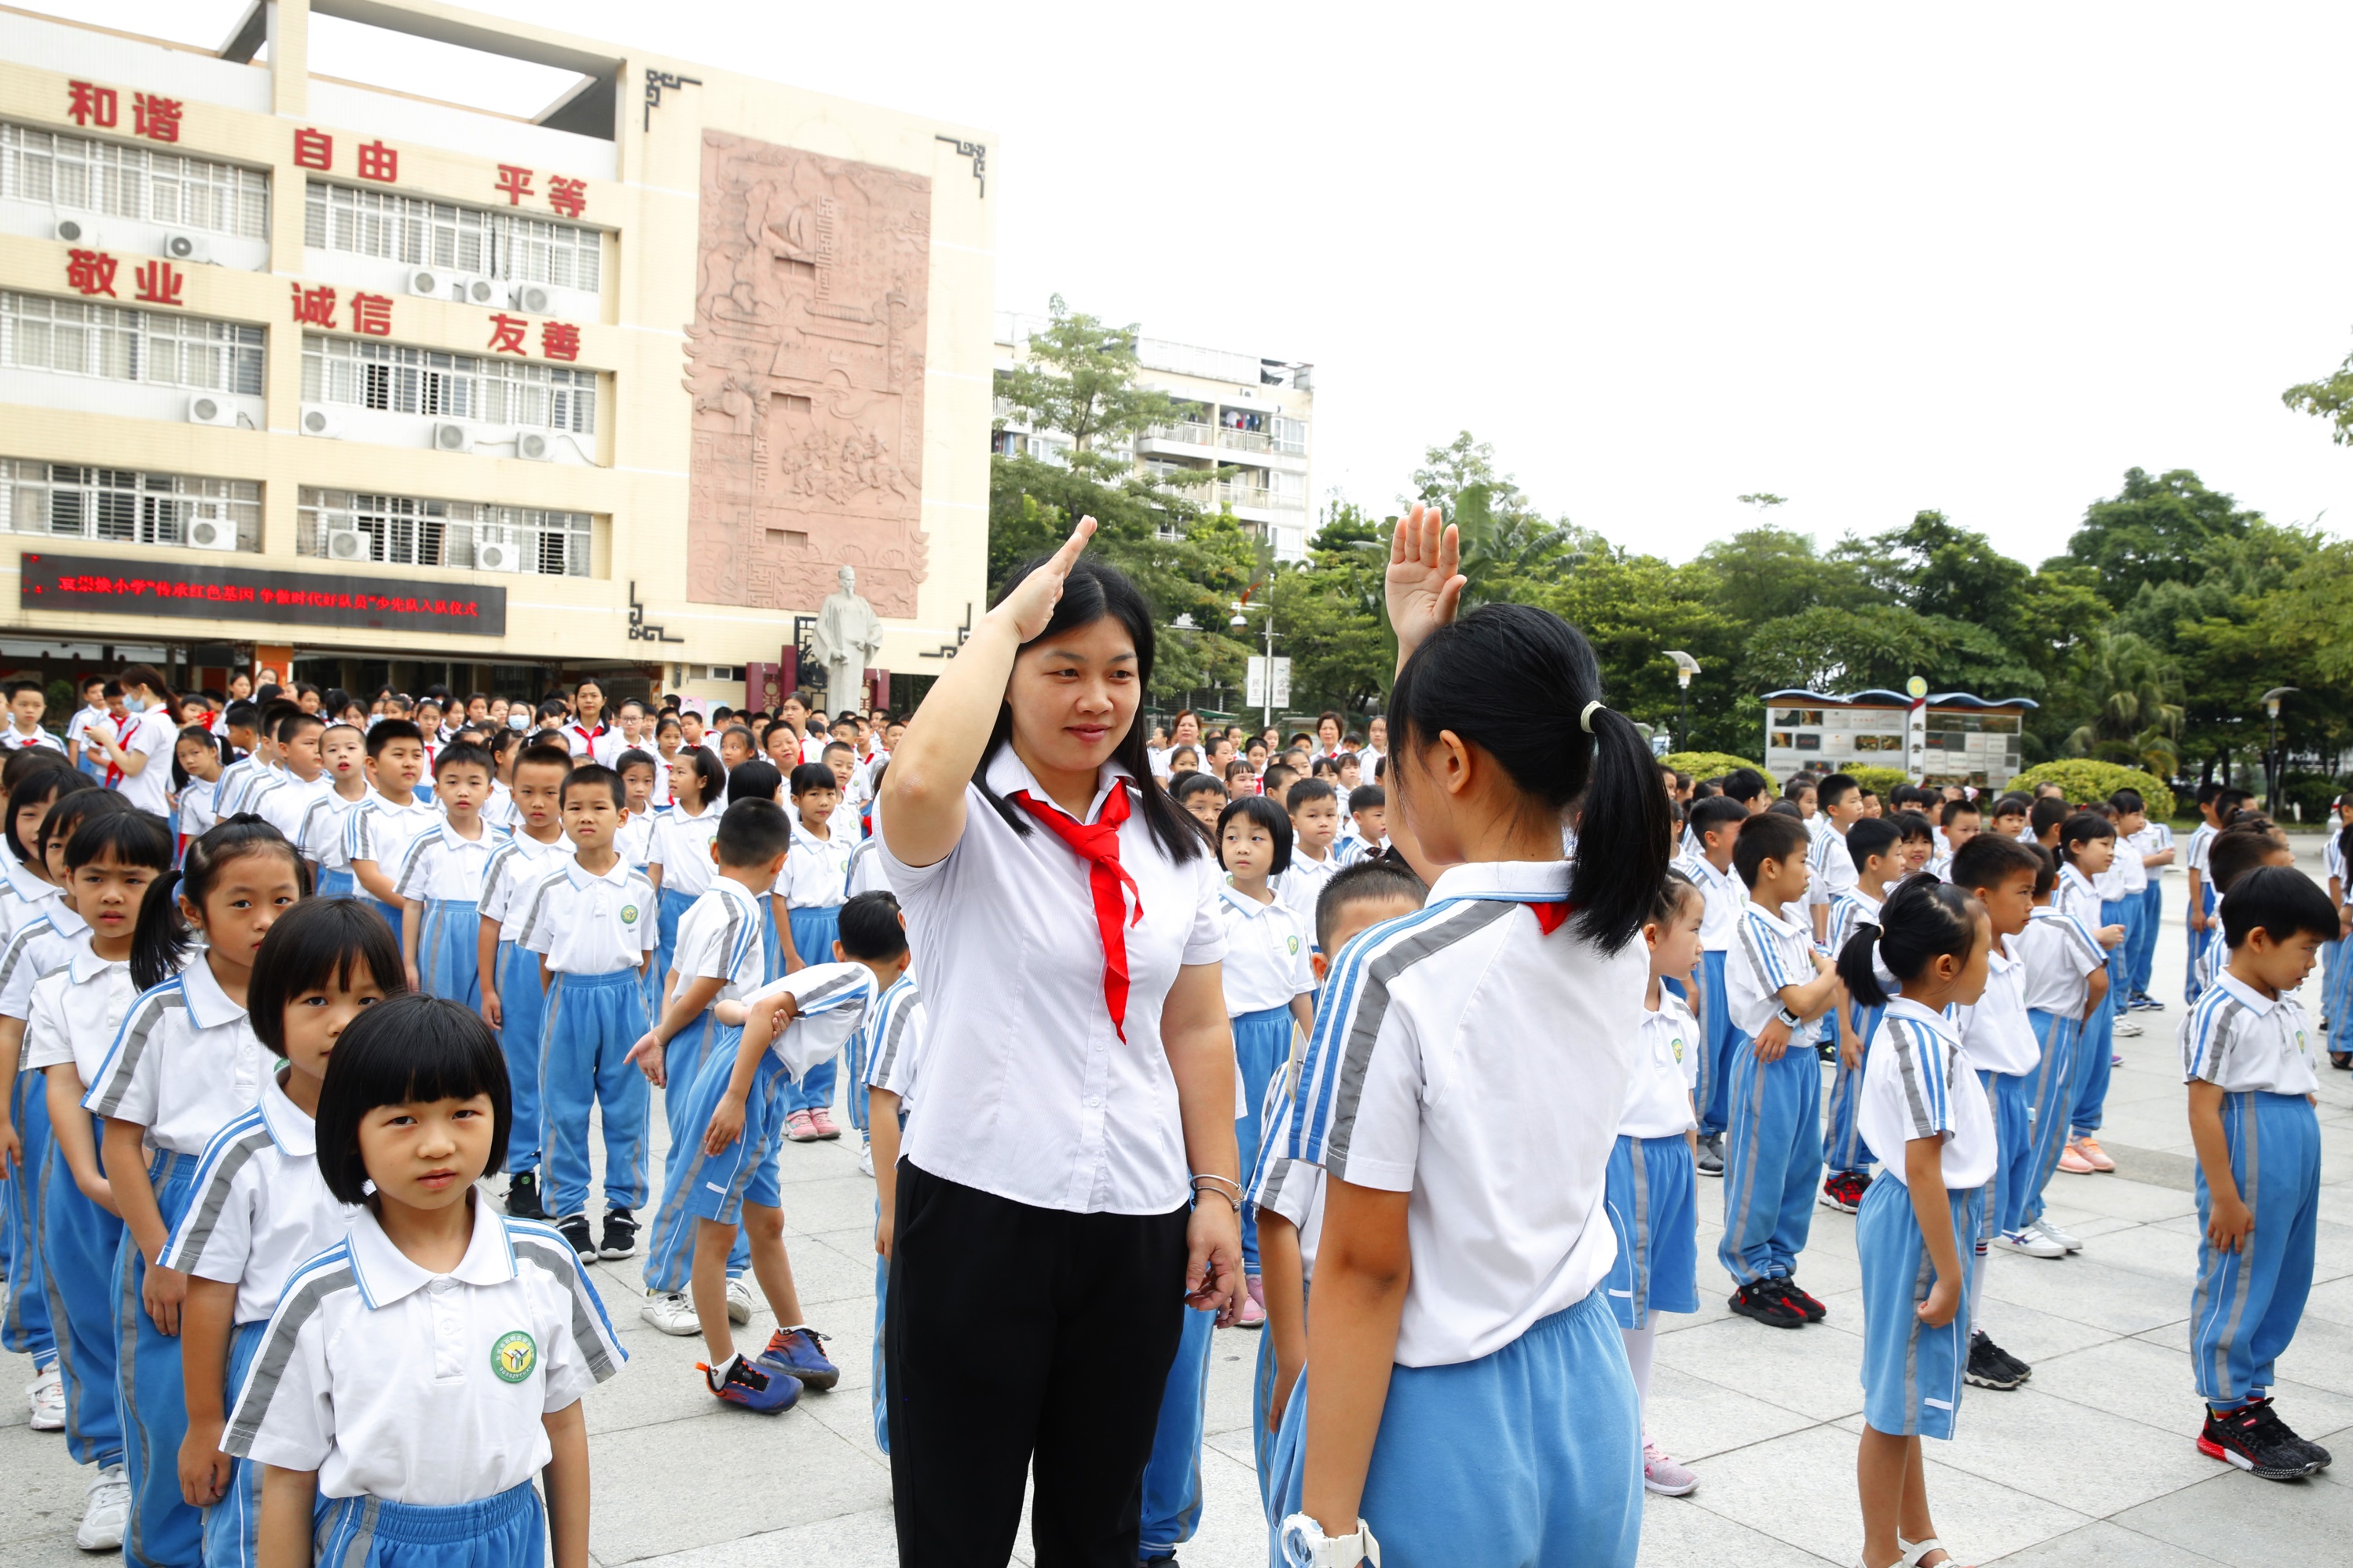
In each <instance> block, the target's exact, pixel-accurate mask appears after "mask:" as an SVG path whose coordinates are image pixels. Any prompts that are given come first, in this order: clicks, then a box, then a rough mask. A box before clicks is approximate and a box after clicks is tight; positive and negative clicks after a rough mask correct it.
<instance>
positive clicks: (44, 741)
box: [0, 722, 66, 756]
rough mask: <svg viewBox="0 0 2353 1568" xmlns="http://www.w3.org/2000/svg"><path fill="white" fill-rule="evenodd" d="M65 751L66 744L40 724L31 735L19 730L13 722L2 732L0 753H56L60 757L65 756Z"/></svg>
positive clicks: (0, 732)
mask: <svg viewBox="0 0 2353 1568" xmlns="http://www.w3.org/2000/svg"><path fill="white" fill-rule="evenodd" d="M65 749H66V743H65V742H63V741H60V740H58V738H57V737H56V736H55V735H52V734H50V733H49V732H48V731H47V730H44V729H43V728H41V726H39V725H38V724H36V725H34V726H33V732H32V733H31V734H29V735H27V734H26V733H25V731H22V730H19V729H17V728H16V725H15V723H13V722H12V723H10V724H9V726H8V727H7V729H6V730H5V731H0V752H25V751H33V752H57V753H58V755H59V756H63V755H64V754H65Z"/></svg>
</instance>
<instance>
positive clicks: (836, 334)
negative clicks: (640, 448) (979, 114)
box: [686, 131, 932, 618]
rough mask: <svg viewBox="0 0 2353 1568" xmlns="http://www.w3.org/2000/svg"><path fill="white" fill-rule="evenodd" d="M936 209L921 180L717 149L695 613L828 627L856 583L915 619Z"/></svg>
mask: <svg viewBox="0 0 2353 1568" xmlns="http://www.w3.org/2000/svg"><path fill="white" fill-rule="evenodd" d="M931 209H932V183H931V181H930V180H928V179H926V178H924V177H923V176H921V175H917V174H902V173H900V172H898V171H896V170H892V169H881V168H877V167H875V166H873V165H872V164H869V163H851V162H849V161H848V160H846V159H841V158H827V157H821V156H819V155H818V154H817V153H805V152H801V151H798V150H797V149H795V148H790V147H778V146H776V145H773V144H772V143H769V142H754V141H752V140H750V139H748V138H745V137H742V136H730V135H726V134H724V133H722V132H712V131H706V132H703V137H702V243H701V247H700V258H699V264H700V269H701V271H700V278H699V279H698V283H697V288H696V295H695V310H694V321H693V323H692V325H691V326H690V327H688V329H687V337H688V343H687V350H686V358H687V374H686V386H687V390H688V391H690V392H691V393H692V394H693V395H694V453H693V458H692V461H691V470H690V479H689V489H690V497H691V499H690V502H689V510H688V515H687V552H688V559H687V596H688V597H689V598H690V599H691V600H693V601H695V602H696V603H698V604H707V605H749V606H752V607H754V608H757V609H766V610H804V611H814V610H815V609H816V608H817V607H818V605H820V604H822V603H823V602H824V600H825V597H826V595H828V594H830V593H832V592H833V591H834V588H835V586H836V584H835V582H834V573H835V571H836V569H838V568H839V567H840V566H842V565H844V564H848V565H851V566H855V567H857V568H858V586H859V590H860V592H861V593H862V594H864V595H866V597H867V598H868V599H870V600H871V601H872V603H873V605H874V607H875V609H876V610H877V611H879V612H880V613H881V614H882V615H884V616H895V617H902V618H903V617H906V616H913V614H914V613H915V588H916V585H917V584H920V583H922V582H923V573H924V561H925V542H924V535H923V526H922V520H923V344H924V342H925V339H924V335H923V333H924V315H925V304H926V300H928V298H929V286H930V280H931Z"/></svg>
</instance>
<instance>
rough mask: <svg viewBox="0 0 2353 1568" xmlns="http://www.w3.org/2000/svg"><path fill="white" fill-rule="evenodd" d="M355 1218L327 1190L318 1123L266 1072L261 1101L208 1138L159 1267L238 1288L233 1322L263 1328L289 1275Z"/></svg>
mask: <svg viewBox="0 0 2353 1568" xmlns="http://www.w3.org/2000/svg"><path fill="white" fill-rule="evenodd" d="M358 1213H359V1210H358V1208H357V1207H355V1206H354V1205H350V1204H346V1203H344V1202H343V1201H342V1200H341V1199H339V1198H337V1197H336V1196H335V1194H332V1193H331V1192H329V1191H328V1190H327V1184H326V1181H325V1179H324V1178H322V1176H321V1175H320V1174H319V1135H318V1124H317V1123H316V1122H314V1121H311V1118H310V1117H309V1116H307V1115H305V1114H304V1113H303V1111H302V1108H301V1106H299V1105H296V1104H295V1103H294V1102H293V1101H292V1100H289V1099H287V1098H286V1090H285V1089H282V1088H280V1086H279V1082H278V1075H277V1074H276V1073H272V1074H270V1075H269V1077H268V1078H266V1079H262V1083H261V1102H260V1103H259V1104H258V1105H256V1106H255V1107H254V1108H253V1109H252V1110H248V1111H247V1112H246V1113H245V1114H244V1115H243V1116H240V1117H238V1118H237V1120H236V1121H232V1122H230V1123H229V1124H228V1125H227V1126H226V1127H224V1128H222V1129H221V1130H220V1131H218V1132H216V1133H215V1134H214V1135H213V1141H212V1145H211V1147H209V1148H207V1149H206V1151H205V1157H204V1159H203V1160H202V1161H201V1162H200V1163H198V1164H197V1166H196V1182H195V1192H194V1193H193V1194H192V1195H191V1196H190V1198H189V1200H188V1207H187V1211H186V1212H185V1214H184V1215H181V1217H180V1224H179V1226H178V1228H176V1229H175V1230H174V1231H173V1232H172V1239H171V1241H170V1242H169V1243H168V1244H166V1245H165V1247H164V1257H163V1264H164V1268H177V1269H179V1270H180V1271H181V1272H182V1273H185V1274H193V1275H195V1277H196V1278H197V1279H213V1280H217V1281H219V1282H220V1283H221V1284H224V1285H234V1286H236V1287H237V1312H236V1321H237V1322H240V1323H258V1322H261V1321H264V1320H266V1319H267V1318H268V1317H269V1314H270V1313H272V1312H274V1311H276V1310H278V1293H279V1291H280V1289H282V1288H283V1287H284V1285H285V1283H286V1281H287V1280H288V1279H290V1278H291V1277H292V1275H293V1273H294V1270H295V1269H296V1268H300V1267H301V1265H302V1263H303V1262H305V1261H306V1260H307V1259H310V1258H315V1257H317V1256H318V1255H319V1254H320V1253H321V1252H322V1251H324V1250H325V1249H326V1248H328V1247H332V1246H334V1245H335V1243H337V1242H339V1241H341V1240H343V1236H344V1234H345V1233H346V1232H347V1231H348V1230H350V1228H351V1223H352V1219H353V1215H357V1214H358Z"/></svg>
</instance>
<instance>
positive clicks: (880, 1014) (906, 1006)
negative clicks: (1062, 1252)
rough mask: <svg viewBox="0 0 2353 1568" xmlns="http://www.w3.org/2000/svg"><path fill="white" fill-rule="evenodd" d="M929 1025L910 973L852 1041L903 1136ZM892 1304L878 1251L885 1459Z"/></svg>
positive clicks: (878, 1403) (861, 1097)
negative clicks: (885, 1342)
mask: <svg viewBox="0 0 2353 1568" xmlns="http://www.w3.org/2000/svg"><path fill="white" fill-rule="evenodd" d="M924 1023H925V1019H924V1015H923V994H922V993H921V992H920V991H918V990H916V988H915V976H914V972H913V971H912V970H910V971H909V972H908V973H904V974H902V975H901V976H899V978H898V979H897V980H895V981H893V982H892V984H891V988H890V989H889V990H887V991H885V992H883V993H882V994H881V996H879V997H877V998H875V1002H874V1005H873V1006H872V1007H871V1008H870V1009H868V1011H867V1015H866V1017H865V1018H864V1019H863V1020H862V1021H861V1022H860V1024H859V1026H858V1033H857V1034H855V1035H853V1036H851V1037H850V1047H849V1048H850V1050H851V1053H852V1065H853V1067H854V1068H856V1069H857V1070H858V1075H859V1078H860V1079H862V1080H863V1082H864V1084H865V1087H866V1088H867V1089H883V1090H885V1091H887V1092H889V1093H892V1094H895V1095H897V1096H898V1097H899V1129H900V1131H902V1132H904V1131H906V1127H907V1117H908V1115H909V1113H910V1112H911V1110H913V1106H914V1103H915V1080H916V1079H917V1077H918V1076H919V1074H920V1073H921V1071H922V1069H923V1042H924V1039H925V1037H926V1036H925V1032H924ZM854 1103H860V1104H863V1103H867V1097H866V1095H865V1094H864V1093H863V1092H862V1091H861V1092H860V1094H858V1096H857V1097H856V1100H855V1101H854ZM874 1220H875V1224H876V1225H878V1226H880V1225H881V1221H882V1198H881V1194H880V1193H879V1192H878V1193H877V1194H875V1198H874ZM890 1301H891V1260H890V1259H889V1258H885V1257H883V1256H882V1255H881V1253H879V1252H878V1253H876V1254H875V1255H874V1446H875V1447H878V1448H880V1449H881V1450H882V1451H883V1452H884V1453H885V1454H888V1453H889V1452H890V1451H891V1398H890V1393H889V1382H890V1380H889V1378H888V1376H887V1375H886V1374H885V1373H884V1370H883V1355H882V1324H883V1320H884V1318H885V1316H886V1315H887V1313H888V1311H889V1309H890Z"/></svg>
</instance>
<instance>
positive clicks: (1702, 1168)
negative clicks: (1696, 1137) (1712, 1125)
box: [1699, 1132, 1724, 1176]
mask: <svg viewBox="0 0 2353 1568" xmlns="http://www.w3.org/2000/svg"><path fill="white" fill-rule="evenodd" d="M1699 1173H1700V1174H1701V1175H1703V1176H1721V1175H1722V1174H1724V1134H1723V1133H1721V1132H1710V1133H1707V1134H1705V1135H1704V1136H1703V1137H1702V1138H1701V1139H1700V1141H1699Z"/></svg>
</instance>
